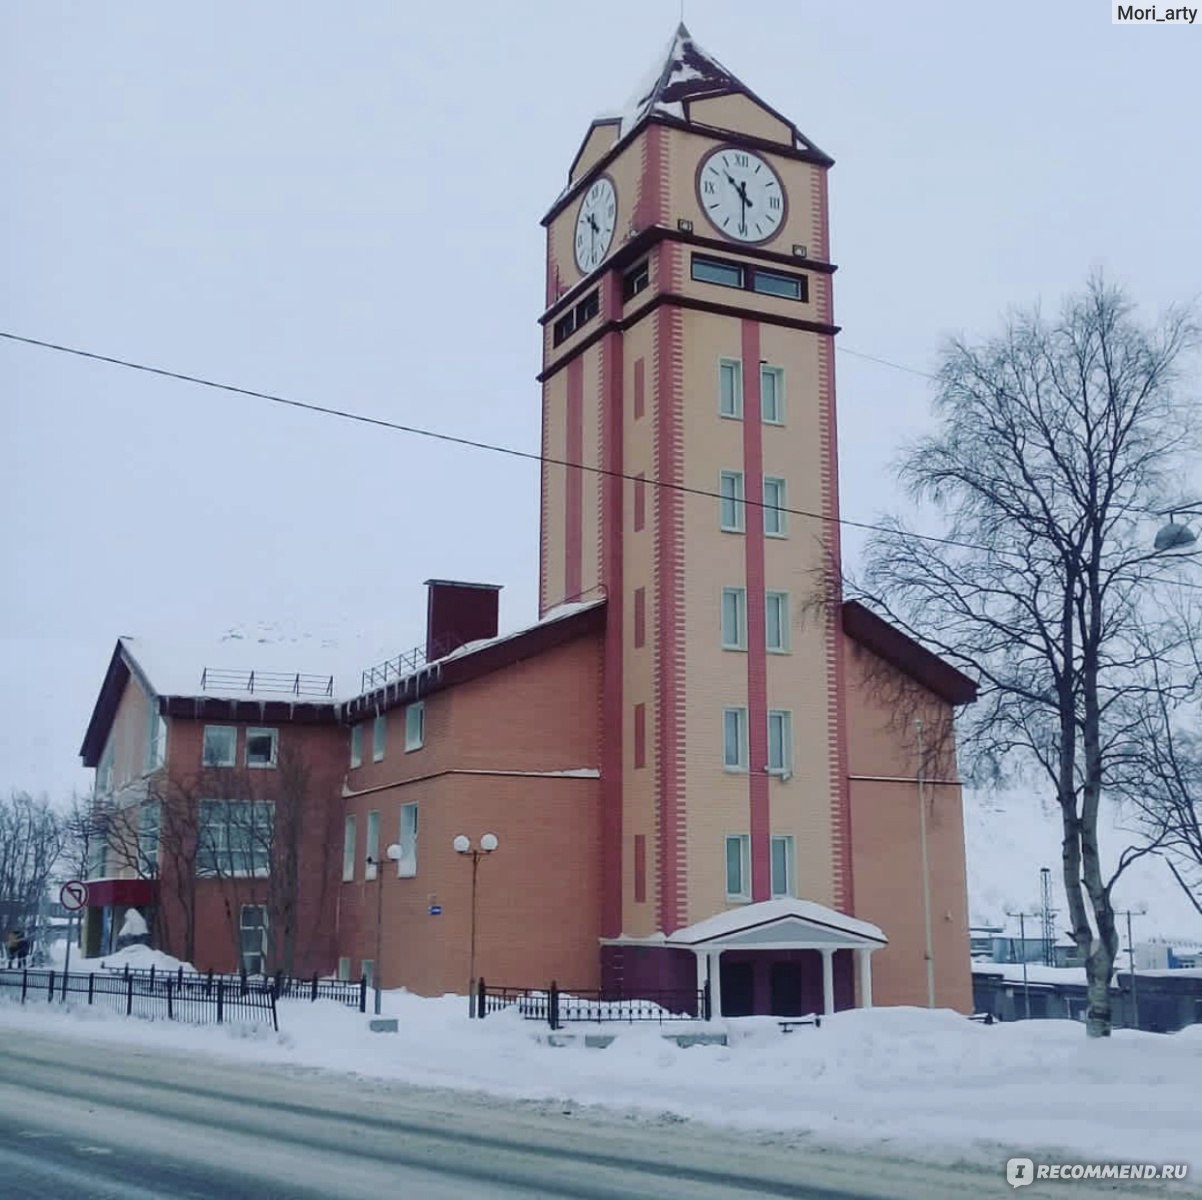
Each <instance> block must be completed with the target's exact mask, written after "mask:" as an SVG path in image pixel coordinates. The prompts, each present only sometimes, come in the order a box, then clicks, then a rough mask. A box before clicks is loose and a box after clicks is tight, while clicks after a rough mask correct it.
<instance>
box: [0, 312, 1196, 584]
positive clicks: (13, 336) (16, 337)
mask: <svg viewBox="0 0 1202 1200" xmlns="http://www.w3.org/2000/svg"><path fill="white" fill-rule="evenodd" d="M0 338H4V339H6V340H8V341H11V342H17V343H20V344H22V345H26V346H35V347H38V348H40V349H43V350H52V351H55V352H56V353H59V354H69V355H73V356H74V357H76V358H83V359H88V360H90V361H92V362H102V363H108V364H109V365H110V366H115V367H122V368H124V369H126V370H130V371H141V372H143V373H145V374H148V375H158V376H161V377H162V378H164V379H174V380H177V381H179V382H181V383H192V384H196V385H197V386H199V387H207V388H212V389H214V390H215V391H220V392H230V393H232V394H233V395H237V396H249V397H250V398H252V399H255V400H266V401H268V402H269V403H272V404H281V405H284V406H285V407H288V408H297V409H301V410H303V411H305V412H312V413H318V414H319V415H321V416H329V417H337V418H339V419H341V420H344V421H353V422H356V423H358V424H361V425H372V426H375V427H377V428H380V429H390V430H392V431H394V432H397V433H409V434H413V435H414V436H415V437H425V438H431V439H433V440H434V441H440V442H448V443H450V444H451V445H456V446H468V447H470V448H472V449H473V450H486V451H489V452H490V453H493V454H504V455H508V456H509V457H511V458H521V459H525V460H526V461H528V462H537V463H542V464H545V465H550V466H557V467H565V468H567V469H570V470H577V471H587V472H589V473H590V474H594V475H601V476H607V477H609V478H612V479H623V480H630V481H631V482H632V483H642V484H649V485H651V486H653V487H658V488H666V489H668V490H670V491H675V492H680V493H682V494H684V495H690V496H701V497H704V498H706V499H709V500H727V499H730V497H728V496H723V495H722V494H721V493H720V492H715V491H711V490H709V489H708V488H698V487H690V486H689V485H687V484H683V483H669V482H667V481H665V480H659V479H648V478H646V477H639V476H635V475H627V474H626V473H625V472H623V471H611V470H608V469H607V468H605V467H595V466H590V465H589V464H587V463H574V462H569V461H568V460H567V459H562V458H553V457H552V456H551V455H548V454H536V453H535V452H534V451H532V450H518V449H516V448H515V447H513V446H500V445H497V444H496V443H493V442H482V441H479V440H477V439H475V438H466V437H460V436H458V435H456V434H450V433H439V432H438V431H436V430H433V429H425V428H423V427H421V426H418V425H404V424H401V423H400V422H398V421H388V420H385V419H384V418H383V417H371V416H368V415H367V414H366V413H358V412H353V411H352V410H350V409H343V408H332V407H330V406H329V405H325V404H313V403H311V402H309V401H306V400H296V399H293V398H291V397H289V396H281V395H278V394H277V393H274V392H261V391H257V390H255V389H254V388H244V387H239V386H237V385H236V384H232V383H221V382H220V381H218V380H215V379H207V378H205V377H204V376H202V375H190V374H187V373H186V372H183V371H171V370H168V369H167V368H166V367H154V366H151V365H150V364H148V363H140V362H134V361H133V360H131V359H125V358H117V357H115V356H114V355H110V354H97V353H96V352H95V351H92V350H82V349H80V348H79V347H78V346H65V345H62V344H61V343H58V342H47V341H44V340H42V339H40V338H31V337H25V336H23V335H21V334H17V333H9V332H6V331H4V330H0ZM847 353H849V354H854V355H856V357H858V358H865V359H868V360H870V361H872V362H878V363H881V364H883V365H884V366H889V367H895V368H896V369H897V370H899V371H909V372H911V373H912V374H915V375H923V374H924V373H923V372H921V371H917V370H915V369H914V368H912V367H903V366H901V365H899V364H897V363H891V362H889V361H888V360H887V359H883V358H874V357H873V356H872V355H868V354H861V353H860V352H859V351H856V350H848V351H847ZM926 378H930V379H934V378H935V376H933V375H929V376H926ZM739 503H741V504H746V505H752V506H754V507H756V508H772V509H775V510H777V511H778V512H782V513H788V514H789V515H790V516H795V517H805V518H806V519H807V520H811V521H820V522H824V523H827V524H838V525H842V526H845V527H846V528H848V529H863V530H866V531H868V532H869V533H883V534H886V535H888V536H890V537H908V538H914V539H915V540H917V541H923V542H930V543H932V544H934V545H940V546H951V547H954V548H955V549H958V550H976V551H979V552H981V553H987V554H998V555H1000V556H1002V557H1005V558H1014V559H1019V557H1020V556H1019V555H1018V554H1016V553H1015V552H1013V551H1006V550H998V549H997V548H991V547H988V546H980V545H977V544H976V543H974V542H962V541H960V540H959V539H957V538H947V537H939V536H938V535H936V534H929V533H915V532H912V531H902V530H898V529H891V528H889V526H887V525H879V524H876V523H874V522H871V521H853V520H851V519H850V518H848V517H830V516H827V515H826V514H824V513H815V512H810V511H808V510H807V509H804V508H788V507H785V506H782V505H778V504H771V505H770V504H766V503H765V502H764V501H763V500H754V499H747V498H746V497H744V498H743V499H742V500H740V501H739ZM1023 561H1025V560H1023ZM1165 582H1168V581H1165ZM1173 582H1174V583H1177V584H1178V585H1179V586H1181V587H1186V588H1192V589H1195V590H1202V584H1196V583H1189V582H1188V581H1187V580H1174V581H1173Z"/></svg>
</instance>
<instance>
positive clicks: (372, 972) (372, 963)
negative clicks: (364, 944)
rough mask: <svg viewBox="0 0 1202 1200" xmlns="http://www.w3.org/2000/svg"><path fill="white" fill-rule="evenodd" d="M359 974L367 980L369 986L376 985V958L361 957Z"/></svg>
mask: <svg viewBox="0 0 1202 1200" xmlns="http://www.w3.org/2000/svg"><path fill="white" fill-rule="evenodd" d="M359 975H360V977H361V978H363V979H366V980H367V986H368V987H375V986H376V960H375V959H374V958H361V959H360V960H359Z"/></svg>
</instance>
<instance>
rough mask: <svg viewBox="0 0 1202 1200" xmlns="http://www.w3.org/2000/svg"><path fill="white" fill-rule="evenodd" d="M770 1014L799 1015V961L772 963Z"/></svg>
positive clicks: (779, 1015)
mask: <svg viewBox="0 0 1202 1200" xmlns="http://www.w3.org/2000/svg"><path fill="white" fill-rule="evenodd" d="M771 980H772V1014H773V1016H777V1017H800V1016H801V963H796V962H774V963H773V964H772V975H771Z"/></svg>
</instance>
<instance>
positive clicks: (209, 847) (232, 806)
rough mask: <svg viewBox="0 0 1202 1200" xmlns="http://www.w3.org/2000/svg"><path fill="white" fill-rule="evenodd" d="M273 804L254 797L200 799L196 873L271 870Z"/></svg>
mask: <svg viewBox="0 0 1202 1200" xmlns="http://www.w3.org/2000/svg"><path fill="white" fill-rule="evenodd" d="M274 825H275V805H274V804H273V803H271V801H258V800H254V801H252V800H202V801H201V802H200V829H199V831H198V834H197V839H196V873H197V874H198V875H219V876H222V877H224V878H230V877H232V876H237V875H266V874H267V873H268V872H269V871H270V870H271V847H272V837H273V832H274Z"/></svg>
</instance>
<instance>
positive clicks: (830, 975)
mask: <svg viewBox="0 0 1202 1200" xmlns="http://www.w3.org/2000/svg"><path fill="white" fill-rule="evenodd" d="M821 953H822V1011H823V1013H833V1012H834V1011H835V967H834V960H835V952H834V951H833V950H827V949H825V948H823V950H822V951H821Z"/></svg>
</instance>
